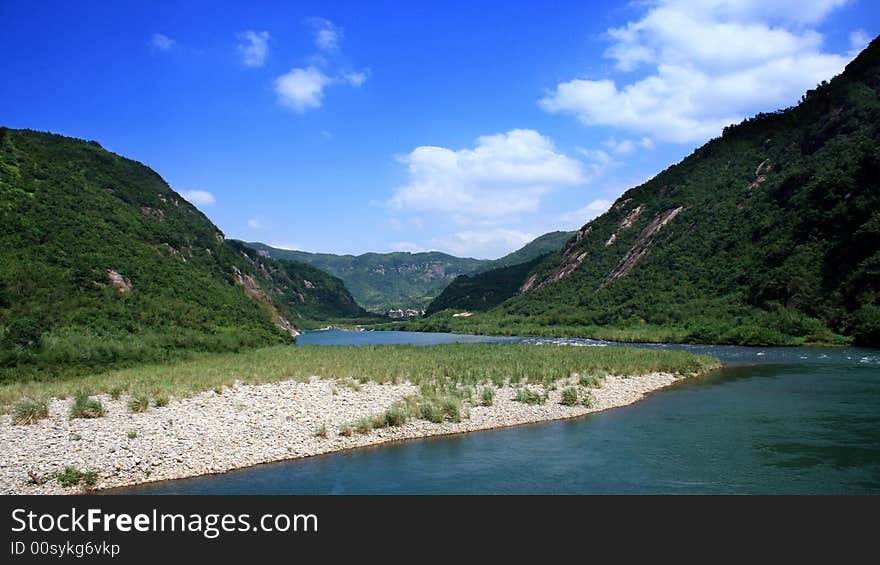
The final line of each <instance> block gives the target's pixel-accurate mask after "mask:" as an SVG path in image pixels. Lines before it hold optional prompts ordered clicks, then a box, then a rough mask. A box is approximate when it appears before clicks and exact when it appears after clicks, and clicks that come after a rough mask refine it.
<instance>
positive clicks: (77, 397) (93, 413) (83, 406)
mask: <svg viewBox="0 0 880 565" xmlns="http://www.w3.org/2000/svg"><path fill="white" fill-rule="evenodd" d="M103 415H104V405H103V404H101V401H100V400H98V399H97V398H91V397H89V395H88V393H87V392H85V391H84V390H81V391H78V392H77V393H76V394H74V395H73V402H72V403H71V405H70V417H71V418H100V417H101V416H103Z"/></svg>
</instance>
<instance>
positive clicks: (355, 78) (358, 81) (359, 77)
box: [342, 72, 367, 86]
mask: <svg viewBox="0 0 880 565" xmlns="http://www.w3.org/2000/svg"><path fill="white" fill-rule="evenodd" d="M342 77H343V78H344V79H345V81H346V82H348V84H350V85H352V86H360V85H362V84H364V82H366V80H367V73H365V72H363V73H359V72H353V73H343V75H342Z"/></svg>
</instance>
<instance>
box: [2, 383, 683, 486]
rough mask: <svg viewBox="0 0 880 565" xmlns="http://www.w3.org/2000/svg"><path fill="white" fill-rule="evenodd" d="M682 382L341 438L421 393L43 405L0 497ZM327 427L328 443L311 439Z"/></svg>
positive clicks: (346, 390) (13, 438)
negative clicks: (64, 474) (85, 476)
mask: <svg viewBox="0 0 880 565" xmlns="http://www.w3.org/2000/svg"><path fill="white" fill-rule="evenodd" d="M679 378H681V377H679V376H676V375H671V374H668V373H652V374H649V375H643V376H638V377H625V376H609V377H607V378H606V379H605V381H604V384H603V385H602V386H601V387H600V388H596V389H593V391H592V395H593V402H592V405H591V406H590V407H585V406H582V405H578V406H564V405H562V404H560V400H561V395H562V389H563V388H564V386H565V383H563V382H560V383H559V386H558V387H557V388H556V389H555V390H550V391H548V394H549V397H548V399H547V401H546V402H545V403H544V404H540V405H530V404H525V403H522V402H517V401H515V400H514V396H515V395H516V389H515V388H512V387H501V388H498V389H496V394H495V398H494V403H493V404H492V405H491V406H468V407H467V412H468V413H469V417H467V418H465V419H463V420H462V421H461V422H457V423H455V422H443V423H431V422H428V421H426V420H409V421H408V422H406V423H405V424H403V425H401V426H396V427H387V428H381V429H377V430H373V431H370V432H369V433H366V434H359V433H357V432H355V433H354V434H353V435H351V436H343V435H340V433H339V430H340V427H344V425H345V424H352V423H354V422H355V421H357V420H358V419H360V418H364V417H370V416H373V415H376V414H380V413H382V412H384V411H385V410H386V409H387V408H388V407H389V406H391V405H392V404H393V403H395V402H396V401H398V400H401V399H403V398H404V397H406V396H408V395H412V394H416V393H417V392H418V389H417V387H415V386H413V385H411V384H397V385H393V384H377V383H375V382H369V383H366V384H363V385H360V387H359V390H355V389H354V388H351V387H350V386H347V385H345V384H344V383H343V382H337V381H334V380H324V379H318V378H313V379H311V380H310V381H309V382H300V381H293V380H291V381H283V382H277V383H272V384H264V385H256V386H253V385H242V384H236V385H235V386H232V387H226V388H224V389H222V390H221V391H219V392H215V391H208V392H204V393H201V394H198V395H196V396H192V397H190V398H184V399H171V401H170V402H169V404H168V405H166V406H163V407H159V408H156V407H151V408H149V409H148V410H146V411H145V412H141V413H132V412H131V411H130V410H129V409H128V405H127V402H128V398H127V397H125V396H123V397H121V398H119V399H116V400H113V399H111V398H110V397H109V396H107V395H100V396H99V397H98V398H99V399H100V400H101V402H102V403H103V405H104V407H105V409H106V414H105V415H104V416H102V417H100V418H94V419H70V418H69V417H68V411H69V406H70V402H71V401H70V400H69V399H67V400H62V399H53V400H51V401H50V402H49V417H48V418H46V419H43V420H40V421H38V422H37V423H35V424H31V425H14V424H13V423H12V418H11V417H10V416H9V415H4V416H2V418H0V444H2V445H3V450H2V453H0V493H3V494H62V493H75V492H81V491H82V486H75V487H63V486H62V485H61V484H60V482H59V481H58V480H57V478H55V476H56V474H57V473H59V472H61V471H62V470H64V469H65V468H67V467H73V468H75V469H77V470H80V471H83V472H94V473H95V474H96V478H95V483H94V486H93V488H96V489H104V488H111V487H119V486H125V485H133V484H137V483H144V482H149V481H158V480H166V479H176V478H183V477H190V476H194V475H202V474H207V473H220V472H224V471H229V470H231V469H237V468H240V467H247V466H251V465H256V464H259V463H267V462H270V461H279V460H283V459H294V458H300V457H308V456H311V455H318V454H321V453H328V452H332V451H339V450H343V449H351V448H356V447H363V446H367V445H374V444H378V443H383V442H388V441H394V440H402V439H409V438H418V437H427V436H434V435H444V434H454V433H462V432H469V431H475V430H485V429H490V428H498V427H505V426H514V425H519V424H526V423H532V422H540V421H548V420H557V419H564V418H573V417H576V416H581V415H584V414H588V413H590V412H597V411H600V410H606V409H609V408H615V407H618V406H624V405H627V404H631V403H633V402H636V401H638V400H640V399H642V398H643V397H644V396H645V395H646V394H648V393H650V392H652V391H655V390H657V389H660V388H663V387H666V386H668V385H670V384H672V383H673V382H675V381H676V380H677V379H679ZM322 428H324V429H326V432H327V433H326V437H322V436H320V435H318V434H317V433H316V432H317V431H318V430H320V429H322Z"/></svg>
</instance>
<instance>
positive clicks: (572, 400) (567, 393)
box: [559, 386, 578, 406]
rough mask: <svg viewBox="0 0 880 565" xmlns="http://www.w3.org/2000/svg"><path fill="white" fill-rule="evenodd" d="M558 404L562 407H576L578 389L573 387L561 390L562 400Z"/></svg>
mask: <svg viewBox="0 0 880 565" xmlns="http://www.w3.org/2000/svg"><path fill="white" fill-rule="evenodd" d="M559 403H560V404H562V405H564V406H576V405H577V403H578V389H577V388H575V387H573V386H570V387H566V388H564V389H562V400H561V401H560V402H559Z"/></svg>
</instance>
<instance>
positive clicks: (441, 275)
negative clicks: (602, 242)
mask: <svg viewBox="0 0 880 565" xmlns="http://www.w3.org/2000/svg"><path fill="white" fill-rule="evenodd" d="M572 234H573V232H572V233H568V232H552V233H548V234H545V235H542V236H541V237H539V238H537V239H535V240H534V241H532V242H530V243H528V244H526V245H525V246H524V247H522V248H521V249H519V250H517V251H514V252H513V253H510V254H508V255H505V256H504V257H501V258H500V259H495V260H482V259H470V258H460V257H454V256H452V255H447V254H446V253H440V252H438V251H429V252H424V253H408V252H395V253H365V254H363V255H333V254H329V253H308V252H305V251H294V250H288V249H278V248H276V247H271V246H269V245H266V244H264V243H256V242H255V243H245V245H247V246H248V247H251V248H253V249H255V250H257V251H258V252H259V253H260V254H261V255H262V256H264V257H271V258H274V259H293V260H296V261H302V262H304V263H309V264H311V265H314V266H315V267H318V268H319V269H322V270H324V271H327V272H328V273H331V274H333V275H335V276H337V277H339V278H340V279H342V280H343V281H345V285H346V286H347V287H348V288H349V290H351V293H352V295H354V297H355V299H356V300H357V301H358V303H359V304H362V305H363V306H365V307H366V308H367V309H369V310H373V311H381V312H384V311H386V310H388V309H390V308H415V309H421V308H425V307H426V306H427V305H428V304H429V303H430V302H431V300H433V299H434V297H436V296H437V295H439V294H440V293H441V292H442V291H443V289H444V288H446V286H447V285H448V284H449V283H450V282H452V281H453V280H455V279H456V277H458V276H460V275H464V274H472V273H478V272H481V271H485V270H490V269H493V268H497V267H503V266H508V265H513V264H516V263H521V262H523V261H529V260H532V259H534V258H535V257H538V256H541V255H545V254H547V253H549V252H552V251H557V250H559V249H560V248H562V245H563V244H564V243H565V241H567V240H568V239H570V237H571V235H572Z"/></svg>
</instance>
